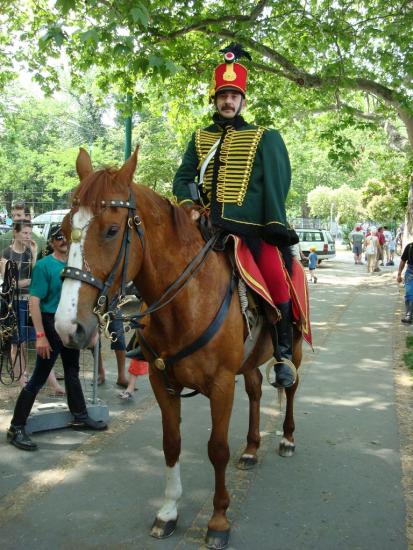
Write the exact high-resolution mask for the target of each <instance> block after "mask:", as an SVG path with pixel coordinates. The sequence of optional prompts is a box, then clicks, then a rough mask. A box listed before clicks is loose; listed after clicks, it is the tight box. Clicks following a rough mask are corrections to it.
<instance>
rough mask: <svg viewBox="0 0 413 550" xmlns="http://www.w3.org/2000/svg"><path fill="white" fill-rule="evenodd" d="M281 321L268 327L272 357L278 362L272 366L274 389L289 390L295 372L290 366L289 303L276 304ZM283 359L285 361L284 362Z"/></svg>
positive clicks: (291, 326) (291, 327)
mask: <svg viewBox="0 0 413 550" xmlns="http://www.w3.org/2000/svg"><path fill="white" fill-rule="evenodd" d="M277 307H278V309H279V310H280V312H281V319H280V320H279V321H278V322H277V323H276V325H270V332H271V338H272V341H273V345H274V357H275V360H276V361H278V363H277V364H275V365H274V371H275V382H273V384H272V385H273V386H274V387H275V388H289V387H290V386H292V385H293V384H294V383H295V376H296V373H295V370H293V368H292V367H291V366H290V364H289V363H291V362H292V356H293V325H292V312H291V302H290V301H288V302H284V303H282V304H277ZM284 359H285V360H286V361H285V362H284Z"/></svg>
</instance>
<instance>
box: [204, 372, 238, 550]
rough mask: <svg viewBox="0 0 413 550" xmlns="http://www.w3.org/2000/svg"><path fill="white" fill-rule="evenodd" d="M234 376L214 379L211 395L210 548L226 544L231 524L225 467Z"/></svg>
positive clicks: (227, 458) (209, 452)
mask: <svg viewBox="0 0 413 550" xmlns="http://www.w3.org/2000/svg"><path fill="white" fill-rule="evenodd" d="M234 386H235V377H234V375H232V374H230V373H226V374H224V375H223V376H221V377H219V378H217V379H215V381H214V386H213V389H212V390H211V393H210V395H209V398H210V405H211V418H212V431H211V437H210V439H209V442H208V456H209V459H210V461H211V463H212V465H213V467H214V470H215V493H214V512H213V514H212V517H211V519H210V520H209V522H208V531H207V534H206V538H205V544H206V546H207V548H214V549H220V548H225V547H226V546H227V544H228V541H229V533H230V524H229V521H228V519H227V516H226V511H227V508H228V506H229V500H230V499H229V494H228V491H227V489H226V486H225V471H226V467H227V464H228V461H229V446H228V428H229V421H230V417H231V411H232V405H233V402H234Z"/></svg>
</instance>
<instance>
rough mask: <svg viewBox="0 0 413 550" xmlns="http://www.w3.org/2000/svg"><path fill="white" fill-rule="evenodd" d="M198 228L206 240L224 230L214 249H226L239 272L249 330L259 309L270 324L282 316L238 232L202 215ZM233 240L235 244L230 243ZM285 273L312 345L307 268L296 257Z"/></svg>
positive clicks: (298, 318) (297, 314)
mask: <svg viewBox="0 0 413 550" xmlns="http://www.w3.org/2000/svg"><path fill="white" fill-rule="evenodd" d="M199 230H200V232H201V235H202V237H203V238H204V239H205V240H206V241H207V240H208V239H210V238H211V236H212V235H215V234H216V233H221V235H220V237H219V238H218V240H217V246H215V247H214V250H217V251H225V252H226V254H227V255H228V257H229V259H230V261H231V264H232V266H233V268H234V272H235V273H236V275H237V279H238V294H239V296H240V303H241V311H242V313H243V315H244V317H245V319H246V322H247V326H248V331H249V333H250V331H251V329H252V327H253V326H255V324H256V323H257V322H258V318H259V316H258V312H260V314H261V316H264V318H265V319H266V320H267V321H268V322H269V323H270V324H274V323H276V322H277V320H278V319H279V315H280V314H279V311H278V309H277V307H276V305H275V304H274V302H273V300H272V298H271V295H270V293H269V291H268V290H267V286H266V283H265V281H264V279H263V277H262V275H261V273H260V270H259V268H258V266H257V264H256V262H255V260H254V257H253V254H252V253H251V250H250V248H249V247H248V246H247V245H246V244H245V242H244V241H243V240H242V239H241V238H240V237H238V236H237V235H233V234H228V233H226V232H223V231H222V230H220V229H219V228H216V227H213V226H212V225H211V222H210V218H209V217H208V216H207V215H204V214H203V215H201V216H200V219H199ZM231 241H232V244H233V246H230V242H231ZM284 275H285V277H286V280H287V282H288V285H289V290H290V297H291V301H292V310H293V320H294V323H295V325H296V326H297V328H298V329H299V330H300V331H301V332H302V334H303V337H304V339H305V340H306V341H307V342H308V344H309V345H310V346H312V337H311V326H310V317H309V303H308V291H307V278H306V275H305V272H304V269H303V267H302V265H301V264H300V262H298V261H297V260H295V259H293V261H292V269H291V274H290V273H288V271H287V269H286V268H285V266H284ZM240 281H242V283H243V284H241V283H240ZM252 304H253V305H252ZM263 320H264V319H262V320H261V325H262V323H263Z"/></svg>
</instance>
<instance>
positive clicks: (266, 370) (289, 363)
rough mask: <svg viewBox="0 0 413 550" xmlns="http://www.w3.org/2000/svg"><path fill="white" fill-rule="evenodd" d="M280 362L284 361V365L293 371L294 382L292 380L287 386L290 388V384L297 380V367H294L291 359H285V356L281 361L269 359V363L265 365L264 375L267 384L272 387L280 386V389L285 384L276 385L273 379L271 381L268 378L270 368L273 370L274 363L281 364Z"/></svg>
mask: <svg viewBox="0 0 413 550" xmlns="http://www.w3.org/2000/svg"><path fill="white" fill-rule="evenodd" d="M282 363H284V364H285V365H287V366H288V367H289V368H290V369H291V371H292V373H293V376H294V382H293V383H292V384H291V385H290V386H287V387H288V388H291V386H293V385H294V384H295V383H296V381H297V369H296V366H295V365H294V363H293V362H292V361H290V359H287V358H286V357H285V358H283V360H282V361H276V360H274V362H273V361H269V363H268V365H267V367H266V369H265V376H266V378H267V382H268V384H269V385H270V386H272V387H273V388H280V389H282V388H284V387H285V386H279V385H276V382H275V381H274V382H271V380H270V374H271V372H272V370H273V367H275V365H279V364H282Z"/></svg>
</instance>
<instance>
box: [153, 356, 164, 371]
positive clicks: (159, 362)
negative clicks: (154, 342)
mask: <svg viewBox="0 0 413 550" xmlns="http://www.w3.org/2000/svg"><path fill="white" fill-rule="evenodd" d="M153 364H154V365H155V367H156V368H157V369H158V370H165V368H166V366H165V361H164V360H163V359H162V358H161V357H157V358H156V359H155V360H154V362H153Z"/></svg>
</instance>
